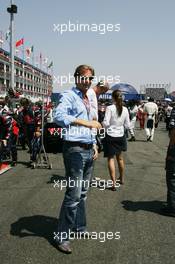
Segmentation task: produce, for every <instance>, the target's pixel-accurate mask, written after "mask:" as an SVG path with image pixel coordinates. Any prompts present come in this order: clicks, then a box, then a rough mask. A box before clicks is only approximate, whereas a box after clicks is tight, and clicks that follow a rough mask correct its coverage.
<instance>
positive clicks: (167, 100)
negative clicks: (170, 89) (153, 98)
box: [164, 97, 172, 102]
mask: <svg viewBox="0 0 175 264" xmlns="http://www.w3.org/2000/svg"><path fill="white" fill-rule="evenodd" d="M164 101H166V102H172V100H171V98H168V97H167V98H164Z"/></svg>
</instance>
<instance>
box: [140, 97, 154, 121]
mask: <svg viewBox="0 0 175 264" xmlns="http://www.w3.org/2000/svg"><path fill="white" fill-rule="evenodd" d="M143 111H144V112H146V113H147V119H153V120H154V121H155V115H156V114H158V106H157V104H156V103H154V102H148V103H146V104H145V105H144V108H143Z"/></svg>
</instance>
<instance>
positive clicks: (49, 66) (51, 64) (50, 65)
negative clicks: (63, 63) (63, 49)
mask: <svg viewBox="0 0 175 264" xmlns="http://www.w3.org/2000/svg"><path fill="white" fill-rule="evenodd" d="M52 66H53V61H51V63H50V64H49V65H48V67H47V68H48V69H49V68H51V67H52Z"/></svg>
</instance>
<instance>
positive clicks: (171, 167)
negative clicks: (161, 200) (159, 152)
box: [166, 146, 175, 212]
mask: <svg viewBox="0 0 175 264" xmlns="http://www.w3.org/2000/svg"><path fill="white" fill-rule="evenodd" d="M167 156H170V157H172V159H167V160H166V184H167V204H168V207H169V208H170V209H171V210H173V211H174V212H175V146H174V147H173V148H171V149H168V153H167Z"/></svg>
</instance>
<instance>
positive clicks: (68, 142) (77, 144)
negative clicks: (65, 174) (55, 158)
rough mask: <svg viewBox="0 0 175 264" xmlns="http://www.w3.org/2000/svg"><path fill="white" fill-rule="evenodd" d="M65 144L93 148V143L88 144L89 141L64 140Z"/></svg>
mask: <svg viewBox="0 0 175 264" xmlns="http://www.w3.org/2000/svg"><path fill="white" fill-rule="evenodd" d="M64 143H65V144H67V145H70V146H71V147H80V148H83V149H92V147H93V144H87V143H82V142H78V141H67V140H65V141H64Z"/></svg>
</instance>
